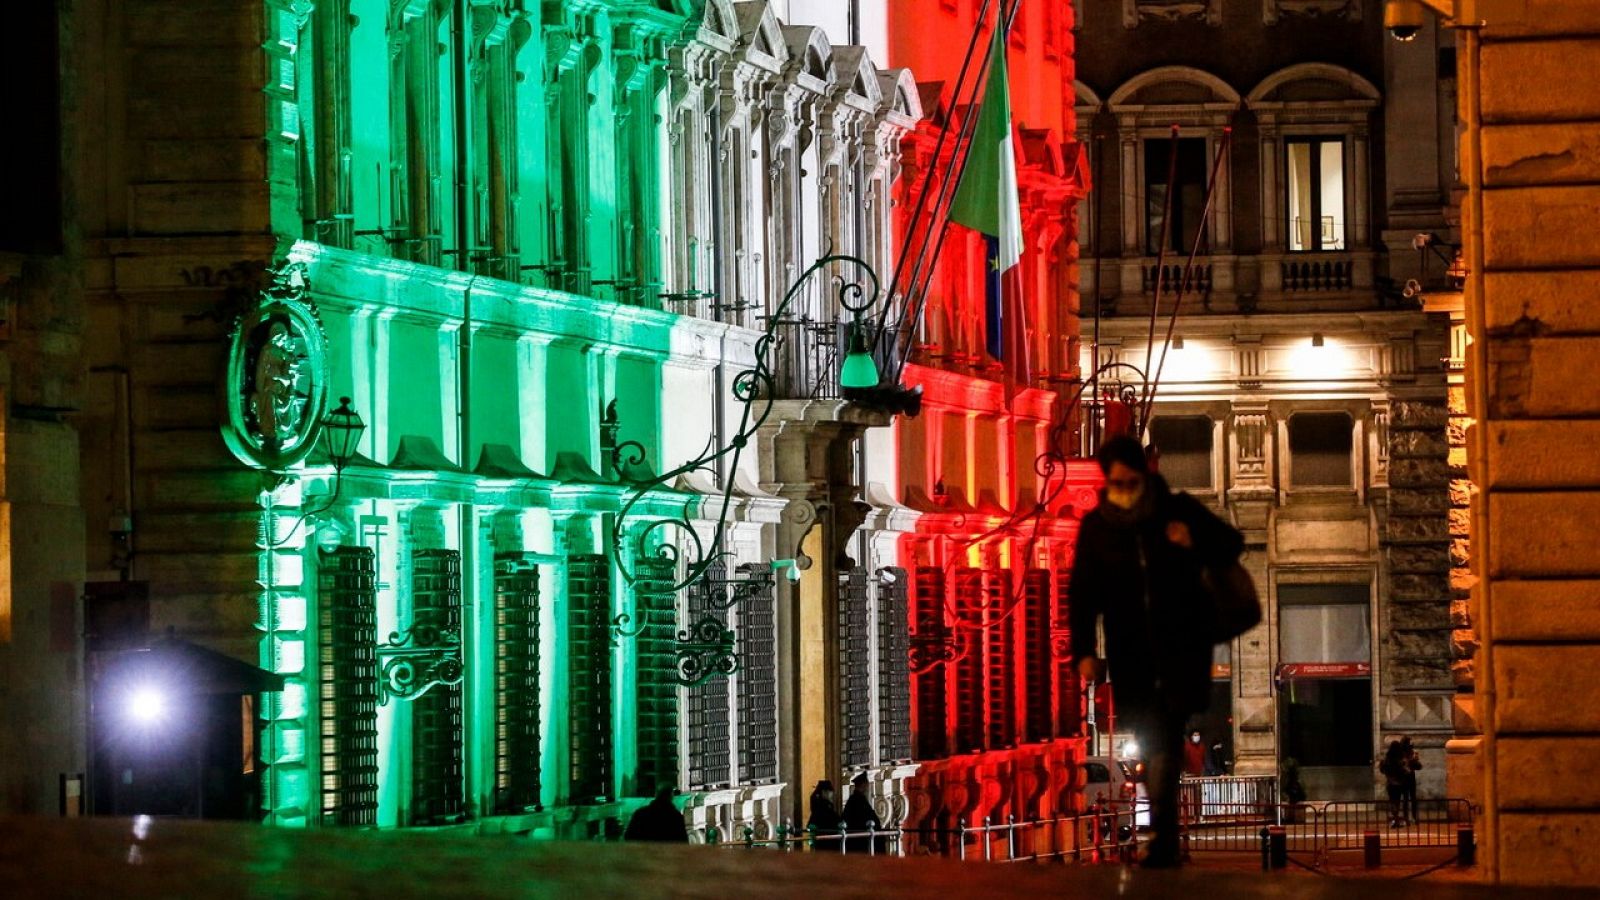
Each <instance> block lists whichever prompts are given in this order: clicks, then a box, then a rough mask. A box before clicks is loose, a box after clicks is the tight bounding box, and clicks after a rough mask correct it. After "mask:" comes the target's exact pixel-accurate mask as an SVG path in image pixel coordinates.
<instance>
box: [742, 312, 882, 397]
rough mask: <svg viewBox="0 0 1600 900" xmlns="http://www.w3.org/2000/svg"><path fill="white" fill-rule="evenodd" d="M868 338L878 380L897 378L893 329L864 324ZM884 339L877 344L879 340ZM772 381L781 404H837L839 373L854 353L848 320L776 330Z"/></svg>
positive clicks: (783, 324) (802, 322)
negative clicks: (848, 357)
mask: <svg viewBox="0 0 1600 900" xmlns="http://www.w3.org/2000/svg"><path fill="white" fill-rule="evenodd" d="M861 328H862V331H863V337H864V338H865V342H866V345H867V347H869V348H873V349H872V350H871V352H872V359H873V362H875V363H877V366H878V372H879V374H880V375H881V376H882V377H883V378H885V379H887V378H890V377H892V375H893V373H894V371H895V369H896V368H898V365H897V357H896V353H897V350H896V348H897V347H898V346H899V342H898V341H897V340H895V334H896V332H895V331H894V330H893V329H889V328H886V327H884V326H881V324H880V323H878V322H874V321H871V320H867V319H863V320H862V322H861ZM880 330H882V331H884V332H885V333H884V334H883V336H882V337H881V338H879V339H878V340H876V341H874V339H873V338H874V335H877V334H878V333H879V331H880ZM772 333H773V336H774V341H773V344H772V356H771V358H772V381H773V390H774V391H776V392H777V396H778V399H780V400H838V399H840V398H841V397H842V396H844V395H843V393H842V392H841V390H840V387H839V367H840V366H841V365H842V364H843V363H844V357H845V353H846V352H848V350H849V342H850V322H849V320H847V319H834V320H826V321H824V320H817V319H809V318H800V319H783V320H779V321H778V322H777V324H776V325H774V326H773V329H772Z"/></svg>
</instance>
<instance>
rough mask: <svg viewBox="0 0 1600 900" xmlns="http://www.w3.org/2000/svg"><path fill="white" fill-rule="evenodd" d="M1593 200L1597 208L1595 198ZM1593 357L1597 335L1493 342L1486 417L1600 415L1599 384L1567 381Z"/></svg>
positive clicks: (1597, 352)
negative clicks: (1487, 414)
mask: <svg viewBox="0 0 1600 900" xmlns="http://www.w3.org/2000/svg"><path fill="white" fill-rule="evenodd" d="M1595 200H1596V203H1597V206H1596V207H1595V208H1596V209H1600V194H1596V197H1595ZM1597 259H1600V255H1597ZM1597 359H1600V337H1582V338H1579V337H1561V338H1537V337H1535V338H1522V337H1518V338H1504V339H1499V340H1496V341H1495V342H1494V343H1493V344H1491V345H1490V347H1489V360H1490V364H1491V368H1492V371H1491V373H1490V375H1489V416H1488V418H1490V419H1501V418H1557V417H1562V416H1582V415H1600V380H1597V379H1593V378H1574V377H1573V375H1574V373H1578V372H1584V371H1588V370H1589V368H1590V367H1591V366H1592V365H1593V364H1594V361H1595V360H1597Z"/></svg>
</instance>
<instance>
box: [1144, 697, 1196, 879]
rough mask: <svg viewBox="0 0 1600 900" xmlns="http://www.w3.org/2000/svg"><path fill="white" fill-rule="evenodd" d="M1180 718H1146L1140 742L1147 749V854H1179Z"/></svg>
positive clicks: (1167, 714) (1162, 715) (1163, 855)
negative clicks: (1148, 807) (1148, 847)
mask: <svg viewBox="0 0 1600 900" xmlns="http://www.w3.org/2000/svg"><path fill="white" fill-rule="evenodd" d="M1184 718H1185V717H1183V716H1176V715H1173V714H1171V713H1162V714H1156V715H1151V716H1147V717H1145V718H1144V721H1143V723H1142V726H1141V727H1142V733H1140V734H1139V735H1138V738H1139V740H1140V741H1141V742H1142V743H1143V745H1144V747H1145V748H1146V756H1147V758H1146V769H1145V791H1146V792H1147V793H1148V794H1149V797H1150V830H1151V831H1152V832H1154V834H1153V835H1152V837H1151V840H1150V855H1151V856H1153V857H1170V858H1173V859H1175V858H1176V857H1177V854H1178V837H1179V832H1178V828H1179V822H1178V818H1179V817H1178V807H1179V803H1180V794H1179V791H1178V780H1179V778H1181V777H1182V776H1183V723H1184Z"/></svg>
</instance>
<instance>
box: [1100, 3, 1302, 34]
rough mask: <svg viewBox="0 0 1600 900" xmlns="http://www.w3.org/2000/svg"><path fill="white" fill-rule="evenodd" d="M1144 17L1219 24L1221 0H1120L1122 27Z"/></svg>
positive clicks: (1131, 26)
mask: <svg viewBox="0 0 1600 900" xmlns="http://www.w3.org/2000/svg"><path fill="white" fill-rule="evenodd" d="M1268 2H1271V0H1268ZM1146 19H1156V20H1160V21H1167V22H1176V21H1179V20H1181V19H1200V20H1202V21H1204V22H1205V23H1206V24H1207V25H1221V24H1222V0H1122V24H1123V26H1124V27H1126V28H1138V27H1139V23H1140V22H1142V21H1144V20H1146Z"/></svg>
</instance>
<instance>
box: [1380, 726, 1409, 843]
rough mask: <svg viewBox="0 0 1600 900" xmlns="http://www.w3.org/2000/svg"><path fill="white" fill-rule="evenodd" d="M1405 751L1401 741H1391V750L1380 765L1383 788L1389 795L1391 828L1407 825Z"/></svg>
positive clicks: (1388, 750) (1384, 754) (1386, 753)
mask: <svg viewBox="0 0 1600 900" xmlns="http://www.w3.org/2000/svg"><path fill="white" fill-rule="evenodd" d="M1405 764H1406V763H1405V751H1404V750H1403V749H1401V747H1400V742H1399V741H1390V742H1389V749H1387V750H1385V751H1384V753H1383V761H1382V762H1380V763H1378V774H1380V775H1382V776H1383V788H1384V790H1385V791H1386V792H1387V793H1388V795H1389V827H1390V828H1399V827H1400V826H1401V825H1404V824H1405V820H1406V807H1405V801H1404V798H1405Z"/></svg>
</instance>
